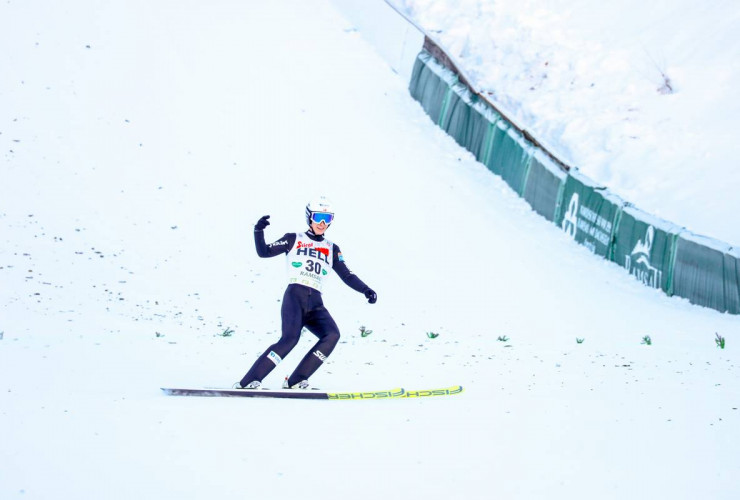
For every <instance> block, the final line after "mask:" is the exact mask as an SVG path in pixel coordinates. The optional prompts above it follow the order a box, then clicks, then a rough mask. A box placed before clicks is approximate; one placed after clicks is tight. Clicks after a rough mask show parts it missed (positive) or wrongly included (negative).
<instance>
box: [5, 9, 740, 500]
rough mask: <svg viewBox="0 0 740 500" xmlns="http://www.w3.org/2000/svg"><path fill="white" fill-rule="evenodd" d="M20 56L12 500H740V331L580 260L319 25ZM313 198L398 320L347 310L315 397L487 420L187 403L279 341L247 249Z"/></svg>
mask: <svg viewBox="0 0 740 500" xmlns="http://www.w3.org/2000/svg"><path fill="white" fill-rule="evenodd" d="M563 29H566V26H563ZM0 43H1V44H2V47H3V50H2V51H1V52H0V67H2V68H3V71H2V72H0V110H2V111H0V150H1V151H2V156H1V157H0V178H2V182H1V183H0V332H1V333H0V443H1V444H0V463H1V464H2V466H1V467H0V498H3V499H15V498H24V499H60V498H70V499H71V498H74V499H98V498H106V499H131V498H140V499H163V498H179V499H202V498H219V499H231V498H233V499H236V498H239V499H243V498H261V497H265V498H286V499H287V498H300V499H304V500H309V499H347V498H353V499H377V498H379V497H381V496H382V497H386V498H428V499H443V498H445V499H446V498H470V499H490V498H509V499H519V498H521V499H531V498H553V499H574V498H599V499H610V498H615V499H616V498H632V499H656V498H670V499H695V498H712V499H734V498H738V496H739V495H740V486H738V481H737V478H738V477H739V475H740V454H738V453H737V448H738V445H739V444H740V410H738V408H739V407H740V389H738V387H740V385H739V384H738V382H740V364H739V362H740V359H739V358H738V352H739V351H738V342H740V337H739V336H738V318H737V317H735V316H730V315H726V314H720V313H718V312H716V311H713V310H710V309H706V308H701V307H696V306H692V305H690V304H689V303H688V302H687V301H685V300H682V299H679V298H669V297H666V296H665V295H663V294H662V293H661V292H658V291H655V290H652V289H649V288H647V287H645V286H643V285H642V284H640V283H639V282H637V281H636V280H634V279H633V278H632V277H631V276H629V275H628V274H627V273H625V271H624V270H623V269H622V268H619V267H617V266H615V265H614V264H611V263H608V262H606V261H604V260H602V259H600V258H598V257H595V256H593V255H592V254H591V253H590V252H589V251H588V250H586V249H585V248H583V247H580V246H578V245H574V244H573V243H572V241H571V240H569V239H568V238H567V237H566V236H565V235H564V233H562V232H561V231H559V230H558V229H557V228H556V227H555V226H553V225H552V224H551V223H549V222H547V221H546V220H544V219H543V218H541V217H540V216H538V215H536V214H535V213H534V212H533V211H532V210H531V209H530V208H529V206H528V205H527V204H526V203H525V202H524V201H522V200H521V199H520V198H518V197H517V196H516V195H515V194H514V193H513V192H512V191H511V190H510V189H509V188H508V187H507V185H506V184H505V183H504V182H503V181H502V180H501V179H500V178H498V177H496V176H494V175H492V174H490V172H489V171H488V170H487V169H486V168H485V167H484V166H483V165H481V164H479V163H477V162H475V161H474V159H473V158H472V156H471V155H470V154H468V153H467V152H465V151H464V150H462V149H460V148H459V147H458V146H457V145H456V144H455V142H454V141H453V140H452V139H451V138H450V137H448V136H447V135H445V134H444V133H443V132H442V131H441V130H439V129H438V128H437V127H436V126H435V125H434V124H433V123H432V122H431V121H430V120H429V118H428V117H427V116H426V115H425V114H424V112H423V110H422V109H421V107H420V106H419V104H418V103H416V102H415V101H413V100H412V99H411V98H410V97H409V94H408V91H407V82H405V81H402V80H401V79H400V78H399V77H398V76H397V75H396V74H395V73H393V72H392V71H391V70H390V69H389V68H388V66H387V65H386V64H385V63H384V62H383V61H382V60H381V59H380V58H379V57H378V56H377V55H376V54H375V53H374V52H373V50H372V49H371V48H370V47H369V46H368V45H367V43H365V42H364V41H363V39H362V38H361V37H360V35H359V34H358V33H357V32H356V31H355V30H354V29H353V27H352V25H350V24H349V23H348V22H347V21H346V20H345V19H344V18H343V17H341V16H340V15H339V14H338V13H337V12H336V11H335V10H333V8H332V7H331V6H330V5H329V3H328V2H326V1H319V0H316V1H311V2H305V1H298V0H294V1H276V2H242V1H227V0H219V1H214V2H202V1H200V2H196V1H182V0H178V1H174V0H162V1H158V2H147V1H143V0H132V1H128V2H107V3H103V2H86V1H68V2H53V3H49V2H42V1H41V0H24V1H23V2H14V1H9V2H4V3H2V4H1V5H0ZM668 61H669V62H671V59H668ZM728 64H730V63H729V61H728ZM670 68H671V67H670V66H668V70H669V74H673V73H672V72H671V69H670ZM680 81H681V80H680V79H679V78H677V82H680ZM678 85H683V84H678ZM678 95H680V93H679V94H676V95H674V96H668V98H669V99H671V98H674V97H677V96H678ZM583 126H584V127H586V124H584V125H583ZM588 126H589V127H592V128H598V125H596V124H589V125H588ZM648 168H652V166H650V167H648V166H647V165H646V166H645V169H648ZM687 171H688V170H684V169H681V170H677V174H683V173H685V172H687ZM319 194H324V195H327V196H328V197H330V198H332V199H333V200H334V203H335V205H336V211H337V218H336V221H335V222H334V223H333V224H332V227H331V228H330V230H329V237H330V238H331V239H333V241H335V242H337V243H338V244H339V245H341V247H342V250H343V253H344V256H345V257H346V261H347V263H348V265H349V266H350V268H352V269H353V270H354V271H355V272H356V273H357V274H358V276H360V277H361V278H362V279H363V280H365V281H366V282H367V283H368V284H369V285H370V286H372V287H373V288H374V289H375V290H376V291H377V293H378V297H379V299H378V303H377V304H375V305H369V304H367V303H366V301H365V300H364V297H363V296H362V295H360V294H358V293H356V292H354V291H353V290H351V289H349V288H348V287H346V286H344V285H343V284H342V283H341V281H340V280H338V279H334V280H333V281H332V282H330V283H329V287H328V290H326V291H325V302H326V304H327V307H328V308H329V310H330V311H331V312H332V314H333V315H334V317H335V319H336V320H337V322H338V324H339V326H340V328H341V330H342V340H341V341H340V344H339V345H338V346H337V349H336V350H335V352H334V353H333V354H332V356H331V357H330V358H329V360H328V363H327V364H326V365H325V366H324V367H322V369H321V370H320V371H319V372H317V373H316V375H315V376H314V377H312V380H311V382H312V383H313V384H314V385H315V386H318V387H321V388H324V389H327V390H331V391H361V390H376V389H378V390H380V389H390V388H393V387H398V386H403V387H405V388H407V389H423V388H435V387H445V386H449V385H453V384H461V385H463V386H464V387H465V392H464V393H463V394H460V395H456V396H450V397H440V398H427V399H417V400H411V399H407V400H385V401H293V400H259V399H229V398H224V399H214V398H178V397H168V396H164V395H163V394H162V393H161V391H160V390H159V388H160V387H163V386H230V385H231V384H232V383H234V382H235V381H237V380H239V379H240V378H241V377H242V375H243V374H244V373H245V372H246V370H247V369H248V368H249V366H250V365H251V364H252V362H253V361H254V360H255V358H256V356H257V355H258V354H259V353H261V352H262V351H263V350H264V349H265V348H266V347H267V346H268V345H270V344H271V343H273V342H275V341H276V340H277V339H278V337H279V330H280V321H279V310H280V299H281V297H282V293H283V289H284V286H285V282H284V280H285V278H284V268H283V266H284V261H283V259H282V258H275V259H271V260H267V259H259V258H258V257H257V255H256V254H255V251H254V244H253V236H252V227H253V224H254V222H255V221H256V220H257V219H258V218H259V217H260V216H261V215H264V214H270V215H271V216H272V219H271V221H272V225H271V226H269V227H268V228H267V237H268V240H275V239H277V238H279V237H280V236H282V235H283V234H284V233H285V232H289V231H300V230H302V229H303V225H304V220H303V207H304V205H305V203H306V201H307V200H308V199H310V198H312V197H314V196H316V195H319ZM361 326H366V327H367V328H369V329H372V330H373V333H372V334H371V335H370V336H367V337H364V338H363V337H361V336H360V333H359V329H360V327H361ZM226 330H233V334H232V335H231V336H222V335H221V334H222V333H223V332H224V331H226ZM427 332H435V333H438V334H439V336H438V337H437V338H435V339H431V338H429V337H428V336H427ZM717 334H719V335H721V336H723V337H725V338H726V342H727V347H726V349H724V350H722V349H719V348H718V347H717V346H716V345H715V336H716V335H717ZM646 336H649V337H650V338H651V339H652V345H647V344H643V343H642V339H643V338H644V337H646ZM499 337H501V339H502V340H498V338H499ZM503 339H506V340H503ZM576 339H583V342H582V343H578V342H577V341H576ZM313 342H314V339H312V338H311V335H310V334H304V337H303V338H302V340H301V342H300V343H299V345H298V347H297V348H296V350H295V351H294V352H293V353H292V354H291V355H290V356H288V357H287V358H286V359H285V360H284V361H283V363H282V364H281V365H279V366H278V367H277V368H276V370H275V371H274V372H273V373H272V374H271V375H270V376H269V377H268V378H267V379H266V380H265V384H266V385H268V386H273V387H275V386H277V385H279V384H280V383H281V381H282V378H283V377H284V376H285V375H287V374H289V373H290V372H291V371H292V369H293V367H294V366H295V365H296V364H297V362H298V361H299V360H300V358H301V357H302V356H303V354H304V353H305V352H306V351H307V350H308V349H309V348H310V346H311V345H312V344H313Z"/></svg>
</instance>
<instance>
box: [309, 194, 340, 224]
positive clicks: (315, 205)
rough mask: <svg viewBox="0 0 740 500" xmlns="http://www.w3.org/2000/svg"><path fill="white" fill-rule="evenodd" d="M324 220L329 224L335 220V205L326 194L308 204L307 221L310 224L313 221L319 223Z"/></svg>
mask: <svg viewBox="0 0 740 500" xmlns="http://www.w3.org/2000/svg"><path fill="white" fill-rule="evenodd" d="M322 221H323V222H325V223H326V225H327V226H328V225H330V224H331V223H332V222H333V221H334V207H333V206H332V204H331V202H330V201H329V200H328V199H326V198H325V197H324V196H321V197H320V198H317V199H315V200H311V201H309V202H308V204H307V205H306V223H307V224H308V225H309V226H310V225H311V222H315V223H317V224H318V223H319V222H322Z"/></svg>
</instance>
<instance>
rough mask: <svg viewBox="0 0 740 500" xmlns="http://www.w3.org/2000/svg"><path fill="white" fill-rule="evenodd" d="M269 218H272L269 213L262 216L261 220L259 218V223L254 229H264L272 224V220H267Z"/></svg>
mask: <svg viewBox="0 0 740 500" xmlns="http://www.w3.org/2000/svg"><path fill="white" fill-rule="evenodd" d="M269 218H270V216H269V215H263V216H262V217H260V220H258V221H257V224H255V225H254V230H255V231H262V230H264V229H265V228H266V227H267V226H269V225H270V221H269V220H267V219H269Z"/></svg>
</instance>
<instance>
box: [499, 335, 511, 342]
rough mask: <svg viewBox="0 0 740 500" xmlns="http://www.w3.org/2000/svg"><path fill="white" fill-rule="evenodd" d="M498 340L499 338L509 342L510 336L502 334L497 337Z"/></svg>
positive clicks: (500, 340)
mask: <svg viewBox="0 0 740 500" xmlns="http://www.w3.org/2000/svg"><path fill="white" fill-rule="evenodd" d="M496 340H498V341H499V342H508V341H509V337H507V336H506V335H500V336H499V338H497V339H496Z"/></svg>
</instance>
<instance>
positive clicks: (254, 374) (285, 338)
mask: <svg viewBox="0 0 740 500" xmlns="http://www.w3.org/2000/svg"><path fill="white" fill-rule="evenodd" d="M304 290H305V287H302V286H289V287H288V288H287V290H285V294H284V295H283V305H282V307H281V309H280V316H281V318H282V335H281V336H280V340H278V341H277V342H276V343H274V344H273V345H271V346H270V347H268V348H267V350H266V351H265V352H264V353H262V354H261V355H260V357H259V358H257V361H255V362H254V364H253V365H252V368H250V369H249V371H248V372H247V374H246V375H244V377H243V378H242V380H241V382H239V384H240V385H241V386H242V387H246V386H247V384H249V383H250V382H253V381H255V380H257V381H260V382H262V380H263V379H264V378H265V377H266V376H267V375H269V374H270V372H271V371H272V370H273V369H274V368H275V367H276V366H277V365H278V364H279V363H280V362H281V361H282V360H283V358H284V357H285V356H287V355H288V354H289V353H290V351H292V350H293V348H294V347H295V346H296V344H298V340H299V339H300V337H301V330H302V329H303V314H304V311H305V306H306V298H305V297H304V295H305V293H304Z"/></svg>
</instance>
